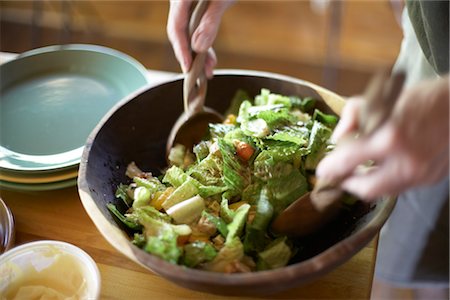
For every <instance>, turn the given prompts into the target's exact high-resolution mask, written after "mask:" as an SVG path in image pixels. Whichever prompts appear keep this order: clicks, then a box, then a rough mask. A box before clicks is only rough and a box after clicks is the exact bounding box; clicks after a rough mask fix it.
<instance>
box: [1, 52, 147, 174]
mask: <svg viewBox="0 0 450 300" xmlns="http://www.w3.org/2000/svg"><path fill="white" fill-rule="evenodd" d="M0 79H1V80H0V99H1V100H0V151H1V153H0V170H1V169H2V168H3V169H4V170H14V171H23V172H36V171H48V170H55V169H61V168H67V167H71V166H74V165H77V164H78V163H79V162H80V158H81V154H82V151H83V146H84V144H85V142H86V139H87V137H88V135H89V133H90V132H91V131H92V129H93V128H94V127H95V125H96V124H97V123H98V122H99V121H100V119H101V118H102V117H103V116H104V115H105V114H106V112H107V111H108V110H109V109H110V108H111V107H112V106H113V105H114V104H115V103H117V102H118V101H119V100H120V99H122V98H123V97H125V96H127V95H129V94H130V93H132V92H134V91H136V90H138V89H139V88H141V87H142V86H144V85H146V84H147V83H148V81H147V70H146V69H145V68H144V67H143V66H142V65H141V64H140V63H139V62H137V61H136V60H135V59H133V58H131V57H130V56H128V55H125V54H124V53H121V52H118V51H116V50H113V49H109V48H105V47H102V46H95V45H82V44H72V45H60V46H49V47H44V48H39V49H35V50H31V51H28V52H25V53H23V54H21V55H19V56H18V57H17V58H16V59H14V60H12V61H9V62H7V63H5V64H3V65H1V66H0Z"/></svg>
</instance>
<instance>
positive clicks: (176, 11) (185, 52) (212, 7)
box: [167, 0, 233, 77]
mask: <svg viewBox="0 0 450 300" xmlns="http://www.w3.org/2000/svg"><path fill="white" fill-rule="evenodd" d="M232 2H233V1H232V0H223V1H210V2H209V4H208V8H207V10H206V11H205V13H204V15H203V17H202V19H201V21H200V24H199V25H198V27H197V29H196V30H195V31H194V33H193V34H192V39H191V40H189V37H188V24H189V18H190V12H191V6H192V5H193V3H194V2H193V1H191V0H171V1H170V10H169V17H168V20H167V35H168V37H169V40H170V42H171V44H172V47H173V50H174V52H175V57H176V58H177V60H178V62H179V63H180V66H181V69H182V70H183V72H184V73H186V72H187V71H188V70H189V69H190V67H191V63H192V56H191V51H190V49H191V48H190V45H191V46H192V50H194V51H195V52H197V53H203V52H206V51H208V56H207V59H206V66H205V73H206V76H207V77H212V73H213V69H214V67H215V65H216V64H217V58H216V55H215V53H214V50H213V49H212V44H213V42H214V40H215V38H216V36H217V31H218V30H219V25H220V21H221V18H222V15H223V13H224V12H225V10H226V9H227V8H228V6H230V5H231V3H232Z"/></svg>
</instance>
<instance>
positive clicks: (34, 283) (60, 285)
mask: <svg viewBox="0 0 450 300" xmlns="http://www.w3.org/2000/svg"><path fill="white" fill-rule="evenodd" d="M4 267H5V269H6V274H8V273H9V274H10V276H11V277H12V278H14V280H13V281H11V282H10V283H9V286H8V287H7V288H6V290H5V294H4V295H1V299H2V300H3V299H8V300H9V299H14V300H16V299H17V300H18V299H57V300H59V299H83V297H85V295H86V292H87V289H86V288H87V283H86V279H85V278H84V276H83V269H82V268H83V266H81V265H80V263H79V262H77V260H76V258H75V257H73V256H72V255H70V254H67V253H63V252H61V251H59V250H58V249H56V248H55V249H51V250H50V251H49V252H48V253H46V260H45V261H44V262H41V261H40V263H39V264H33V262H32V263H30V264H27V265H26V266H25V267H20V266H18V265H16V264H14V263H11V262H9V263H7V265H6V266H4Z"/></svg>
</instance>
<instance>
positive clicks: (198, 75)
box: [183, 0, 209, 118]
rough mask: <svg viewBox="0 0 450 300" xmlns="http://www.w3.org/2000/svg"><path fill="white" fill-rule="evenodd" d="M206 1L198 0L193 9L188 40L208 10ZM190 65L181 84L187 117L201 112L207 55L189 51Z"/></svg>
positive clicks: (204, 93)
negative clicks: (190, 55) (190, 56)
mask: <svg viewBox="0 0 450 300" xmlns="http://www.w3.org/2000/svg"><path fill="white" fill-rule="evenodd" d="M208 5H209V1H208V0H200V1H198V3H197V6H196V7H195V9H194V11H193V13H192V15H191V18H190V22H189V28H188V33H189V40H191V38H192V34H193V33H194V31H195V29H196V28H197V27H198V25H199V23H200V20H201V18H202V16H203V14H204V13H205V11H206V9H207V8H208ZM191 53H192V57H193V59H192V65H191V68H190V69H189V71H188V73H187V74H186V76H185V79H184V82H183V102H184V111H185V114H186V115H187V117H188V118H189V116H191V115H192V114H194V113H197V112H200V111H202V110H203V105H204V102H205V96H206V90H207V79H206V75H205V72H204V68H205V62H206V56H207V53H206V52H205V53H195V52H194V51H193V50H192V49H191Z"/></svg>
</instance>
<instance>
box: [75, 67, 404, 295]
mask: <svg viewBox="0 0 450 300" xmlns="http://www.w3.org/2000/svg"><path fill="white" fill-rule="evenodd" d="M182 85H183V81H182V76H181V75H180V76H179V77H176V78H174V79H173V80H172V81H169V82H166V83H162V84H159V85H155V86H147V87H144V88H142V89H141V90H139V91H137V92H135V93H134V94H132V95H130V96H128V97H126V98H125V99H123V100H122V101H121V102H119V103H117V104H116V105H115V106H114V107H113V108H112V109H111V110H110V111H109V112H108V114H107V115H106V116H105V117H104V118H103V119H102V120H101V121H100V123H99V124H98V125H97V127H96V128H95V129H94V130H93V131H92V133H91V135H90V136H89V138H88V140H87V143H86V145H85V149H84V153H83V155H82V159H81V164H80V170H79V177H78V190H79V195H80V198H81V201H82V203H83V206H84V208H85V210H86V212H87V213H88V215H89V216H90V218H91V219H92V221H93V222H94V224H95V225H96V227H97V228H98V230H99V231H100V232H101V234H102V235H103V237H104V238H105V239H106V240H107V241H108V242H109V243H110V244H111V245H112V246H113V247H114V248H116V249H117V250H118V251H119V252H121V253H122V254H124V255H125V256H127V257H128V258H129V259H131V260H133V261H135V262H136V263H138V264H140V265H142V266H144V267H145V268H147V269H149V270H151V271H153V272H155V273H157V274H159V275H160V276H162V277H164V278H166V279H168V280H170V281H172V282H174V283H175V284H177V285H180V286H183V287H187V288H190V289H193V290H198V291H203V292H209V293H215V294H227V295H265V294H270V293H276V292H280V291H283V290H287V289H289V288H293V287H296V286H298V285H301V284H305V283H307V282H310V281H312V280H314V279H317V278H319V277H321V276H323V275H324V274H326V273H328V272H329V271H331V270H333V269H334V268H336V267H337V266H339V265H341V264H342V263H344V262H346V261H347V260H349V259H350V258H351V257H352V256H353V255H354V254H356V253H357V252H358V251H359V250H361V249H362V248H363V247H364V246H366V245H367V244H368V243H369V242H370V241H371V240H372V239H373V238H374V237H375V236H376V234H377V233H378V232H379V230H380V229H381V227H382V226H383V224H384V223H385V221H386V220H387V218H388V217H389V215H390V213H391V211H392V210H393V208H394V205H395V199H393V198H388V197H386V198H381V199H378V200H377V201H376V202H374V203H372V204H367V203H363V202H357V204H356V205H355V206H354V208H352V209H351V210H349V211H347V212H346V213H345V214H343V215H342V216H340V217H338V218H337V219H336V220H334V221H333V222H332V223H330V224H329V225H327V226H325V227H324V228H323V229H322V230H321V231H320V232H317V233H316V234H314V235H312V236H310V237H306V238H304V241H303V242H304V244H305V245H308V246H307V247H306V249H304V250H305V251H302V254H301V255H299V256H297V257H295V258H294V261H293V262H291V264H290V265H288V266H286V267H283V268H279V269H275V270H270V271H260V272H253V273H238V274H223V273H214V272H208V271H202V270H196V269H189V268H187V267H183V266H179V265H174V264H171V263H169V262H166V261H164V260H162V259H160V258H158V257H156V256H154V255H151V254H149V253H146V252H144V251H143V250H142V249H140V248H138V247H136V246H135V245H133V244H132V243H131V239H130V236H129V232H127V230H126V229H125V228H123V227H122V226H121V225H119V224H118V223H117V222H116V220H115V219H114V217H113V216H112V215H111V213H110V212H109V211H108V208H107V204H108V203H114V204H116V205H117V206H118V207H119V206H120V203H119V202H120V201H119V200H118V199H116V197H115V191H116V188H117V186H118V185H119V184H120V183H123V182H127V178H126V176H125V170H126V168H127V165H128V163H130V162H131V161H134V162H136V164H137V165H138V166H139V167H140V168H141V169H143V170H146V171H150V172H152V173H153V174H154V175H155V174H160V173H161V170H163V169H164V168H165V167H166V159H165V147H166V141H167V138H168V136H169V133H170V130H171V128H172V126H173V124H174V123H175V121H176V120H177V118H178V116H179V115H180V114H181V113H182V110H183V107H182V101H181V99H182ZM261 88H267V89H269V90H271V91H272V92H274V93H279V94H283V95H297V96H301V97H306V96H311V97H314V98H316V99H318V100H319V101H318V103H317V105H316V106H318V108H319V109H321V110H322V111H324V112H328V113H333V112H334V113H335V114H337V115H339V114H340V112H341V109H342V107H343V105H344V100H343V99H342V98H341V97H340V96H338V95H336V94H334V93H332V92H330V91H328V90H326V89H324V88H322V87H319V86H317V85H314V84H312V83H309V82H306V81H302V80H299V79H295V78H291V77H287V76H283V75H278V74H273V73H266V72H258V71H245V70H218V71H216V73H215V76H214V78H213V79H212V80H210V82H209V83H208V94H207V97H206V105H207V106H208V107H211V108H213V109H216V110H217V111H219V112H221V113H224V112H225V111H226V109H227V107H228V105H229V104H230V101H231V99H232V98H233V95H234V93H235V92H236V91H237V90H238V89H243V90H245V91H246V92H247V93H248V94H249V95H251V96H255V95H257V94H258V93H259V92H260V90H261Z"/></svg>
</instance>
